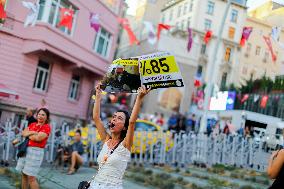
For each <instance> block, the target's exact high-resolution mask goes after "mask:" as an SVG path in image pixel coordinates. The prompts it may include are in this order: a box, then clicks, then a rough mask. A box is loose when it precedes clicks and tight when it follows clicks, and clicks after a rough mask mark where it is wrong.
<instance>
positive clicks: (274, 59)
mask: <svg viewBox="0 0 284 189" xmlns="http://www.w3.org/2000/svg"><path fill="white" fill-rule="evenodd" d="M263 38H264V41H265V43H266V44H267V46H268V48H269V50H270V53H271V57H272V60H273V62H275V61H276V59H277V57H276V55H275V54H274V52H273V48H272V44H271V40H270V37H266V36H263Z"/></svg>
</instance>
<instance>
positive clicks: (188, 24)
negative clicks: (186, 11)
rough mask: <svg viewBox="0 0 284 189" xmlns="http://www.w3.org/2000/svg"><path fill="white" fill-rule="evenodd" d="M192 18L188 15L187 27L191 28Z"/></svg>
mask: <svg viewBox="0 0 284 189" xmlns="http://www.w3.org/2000/svg"><path fill="white" fill-rule="evenodd" d="M190 20H191V18H190V17H188V19H187V28H190Z"/></svg>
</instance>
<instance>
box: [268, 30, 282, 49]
mask: <svg viewBox="0 0 284 189" xmlns="http://www.w3.org/2000/svg"><path fill="white" fill-rule="evenodd" d="M281 29H282V28H281V27H279V26H275V27H273V28H272V30H271V38H272V39H273V40H274V41H275V42H276V43H277V44H278V45H279V46H280V47H281V48H282V49H284V43H282V42H280V34H281Z"/></svg>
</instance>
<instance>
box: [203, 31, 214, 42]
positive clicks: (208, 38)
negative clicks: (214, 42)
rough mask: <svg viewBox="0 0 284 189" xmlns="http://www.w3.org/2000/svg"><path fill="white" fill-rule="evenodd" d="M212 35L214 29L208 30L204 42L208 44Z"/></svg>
mask: <svg viewBox="0 0 284 189" xmlns="http://www.w3.org/2000/svg"><path fill="white" fill-rule="evenodd" d="M211 37H212V31H211V30H208V31H207V32H206V34H205V36H204V43H205V44H207V43H208V42H209V40H210V39H211Z"/></svg>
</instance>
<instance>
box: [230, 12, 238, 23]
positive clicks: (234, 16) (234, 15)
mask: <svg viewBox="0 0 284 189" xmlns="http://www.w3.org/2000/svg"><path fill="white" fill-rule="evenodd" d="M237 20H238V11H237V10H235V9H233V10H232V12H231V22H235V23H236V22H237Z"/></svg>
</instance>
